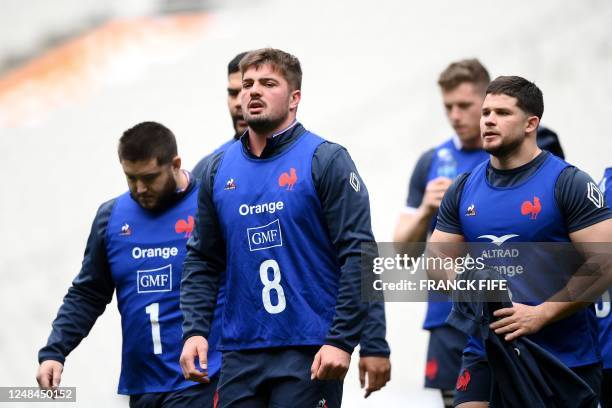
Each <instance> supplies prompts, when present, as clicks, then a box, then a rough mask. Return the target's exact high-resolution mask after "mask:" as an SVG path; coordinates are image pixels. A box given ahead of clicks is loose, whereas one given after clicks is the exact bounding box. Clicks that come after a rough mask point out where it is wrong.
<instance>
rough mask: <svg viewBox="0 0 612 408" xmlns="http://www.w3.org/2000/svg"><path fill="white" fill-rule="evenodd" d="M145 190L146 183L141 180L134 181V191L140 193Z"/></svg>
mask: <svg viewBox="0 0 612 408" xmlns="http://www.w3.org/2000/svg"><path fill="white" fill-rule="evenodd" d="M146 191H147V185H146V184H145V183H143V182H142V181H140V180H138V181H136V193H138V194H142V193H144V192H146Z"/></svg>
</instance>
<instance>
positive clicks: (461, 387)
mask: <svg viewBox="0 0 612 408" xmlns="http://www.w3.org/2000/svg"><path fill="white" fill-rule="evenodd" d="M469 383H470V372H469V371H468V370H463V373H461V375H460V376H459V378H457V391H466V390H467V387H468V384H469Z"/></svg>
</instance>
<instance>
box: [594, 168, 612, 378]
mask: <svg viewBox="0 0 612 408" xmlns="http://www.w3.org/2000/svg"><path fill="white" fill-rule="evenodd" d="M599 189H600V190H601V191H602V192H603V193H604V195H605V197H606V204H607V206H608V207H610V203H612V167H608V168H607V169H606V171H605V173H604V176H603V179H602V180H601V182H600V183H599ZM611 300H612V289H608V291H607V292H606V293H604V294H603V295H602V297H601V299H600V300H599V302H597V303H596V304H595V313H596V315H597V318H598V319H597V320H598V322H599V343H600V345H601V356H602V358H603V364H604V368H612V313H611V312H610V311H611Z"/></svg>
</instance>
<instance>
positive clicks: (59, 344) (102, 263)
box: [38, 200, 115, 363]
mask: <svg viewBox="0 0 612 408" xmlns="http://www.w3.org/2000/svg"><path fill="white" fill-rule="evenodd" d="M114 204H115V200H111V201H109V202H106V203H104V204H102V205H101V206H100V208H99V209H98V213H97V214H96V217H95V219H94V221H93V225H92V227H91V232H90V234H89V238H88V240H87V247H86V248H85V255H84V257H83V264H82V266H81V271H80V272H79V274H78V275H77V277H76V278H75V279H74V281H73V282H72V286H71V287H70V288H69V289H68V293H67V294H66V296H65V297H64V302H63V304H62V305H61V306H60V309H59V311H58V313H57V317H56V318H55V320H54V321H53V324H52V330H51V335H50V336H49V339H48V340H47V345H46V346H44V347H43V348H42V349H40V351H39V352H38V361H39V362H43V361H45V360H55V361H59V362H61V363H63V362H64V361H65V359H66V356H68V354H70V352H71V351H72V350H74V348H75V347H76V346H78V345H79V343H80V342H81V340H83V338H85V337H86V336H87V335H88V334H89V331H90V330H91V328H92V327H93V325H94V323H95V322H96V319H97V318H98V317H99V316H100V315H101V314H102V312H104V309H105V308H106V305H107V304H108V303H110V301H111V300H112V298H113V292H114V290H115V285H114V283H113V279H112V275H111V272H110V266H109V264H108V259H107V256H106V246H105V236H106V226H107V225H108V219H109V217H110V214H111V211H112V208H113V206H114Z"/></svg>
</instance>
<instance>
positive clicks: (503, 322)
mask: <svg viewBox="0 0 612 408" xmlns="http://www.w3.org/2000/svg"><path fill="white" fill-rule="evenodd" d="M493 316H495V317H500V318H501V319H500V320H498V321H496V322H494V323H491V325H490V326H489V327H490V328H491V329H492V330H495V333H497V334H506V336H504V339H505V340H506V341H512V340H514V339H516V338H518V337H520V336H525V335H528V334H533V333H536V332H538V331H540V330H541V329H542V327H544V326H546V324H547V323H548V321H549V318H548V317H547V314H546V312H545V311H544V310H543V309H542V305H538V306H528V305H523V304H521V303H513V306H512V307H508V308H505V309H498V310H496V311H495V312H493Z"/></svg>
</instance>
